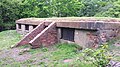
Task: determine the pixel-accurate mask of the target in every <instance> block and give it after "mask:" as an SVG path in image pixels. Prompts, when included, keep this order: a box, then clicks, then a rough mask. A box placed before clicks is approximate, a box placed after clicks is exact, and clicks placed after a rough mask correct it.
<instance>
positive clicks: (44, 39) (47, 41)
mask: <svg viewBox="0 0 120 67" xmlns="http://www.w3.org/2000/svg"><path fill="white" fill-rule="evenodd" d="M57 42H58V38H57V29H56V24H55V22H53V23H51V24H50V25H49V26H48V27H46V28H45V29H44V30H43V31H42V32H41V33H40V34H38V35H37V36H36V37H35V38H34V39H33V40H31V41H30V42H29V43H30V45H31V46H32V47H33V48H38V47H41V46H50V45H53V44H55V43H57Z"/></svg>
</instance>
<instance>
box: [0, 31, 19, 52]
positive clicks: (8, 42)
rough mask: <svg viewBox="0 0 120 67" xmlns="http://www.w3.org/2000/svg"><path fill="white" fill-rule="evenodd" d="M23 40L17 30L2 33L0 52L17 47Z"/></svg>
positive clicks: (0, 36)
mask: <svg viewBox="0 0 120 67" xmlns="http://www.w3.org/2000/svg"><path fill="white" fill-rule="evenodd" d="M20 39H21V35H20V34H18V33H17V32H16V31H15V30H7V31H2V32H0V50H2V49H6V48H9V47H10V46H12V45H15V44H16V43H17V42H18V41H19V40H20Z"/></svg>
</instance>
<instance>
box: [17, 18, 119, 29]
mask: <svg viewBox="0 0 120 67" xmlns="http://www.w3.org/2000/svg"><path fill="white" fill-rule="evenodd" d="M41 22H45V25H49V24H50V23H51V22H56V24H57V27H69V28H81V27H82V28H84V29H86V28H89V27H90V28H94V27H97V26H104V25H106V26H104V27H116V25H117V26H120V19H119V18H107V17H52V18H22V19H19V20H16V23H17V24H29V25H38V24H40V23H41ZM113 25H114V26H113ZM97 28H98V27H97ZM95 29H96V28H95Z"/></svg>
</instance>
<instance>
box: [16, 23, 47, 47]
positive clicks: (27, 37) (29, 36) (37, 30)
mask: <svg viewBox="0 0 120 67" xmlns="http://www.w3.org/2000/svg"><path fill="white" fill-rule="evenodd" d="M44 28H45V24H44V22H42V23H40V24H39V25H38V26H37V27H36V28H35V29H33V30H32V31H31V32H30V33H28V34H26V35H25V36H24V38H23V39H22V40H21V41H20V42H18V43H17V44H16V45H15V46H16V47H17V46H21V45H27V44H29V42H30V41H31V40H32V39H34V37H35V36H37V35H38V34H39V33H40V32H41V31H43V30H44Z"/></svg>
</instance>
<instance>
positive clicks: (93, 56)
mask: <svg viewBox="0 0 120 67" xmlns="http://www.w3.org/2000/svg"><path fill="white" fill-rule="evenodd" d="M83 55H84V59H85V60H86V61H90V62H92V63H93V64H94V65H95V66H97V67H106V65H107V64H108V63H109V61H110V59H111V57H110V55H109V54H108V45H106V44H105V45H101V46H100V47H99V48H98V49H89V48H87V49H85V50H83Z"/></svg>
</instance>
